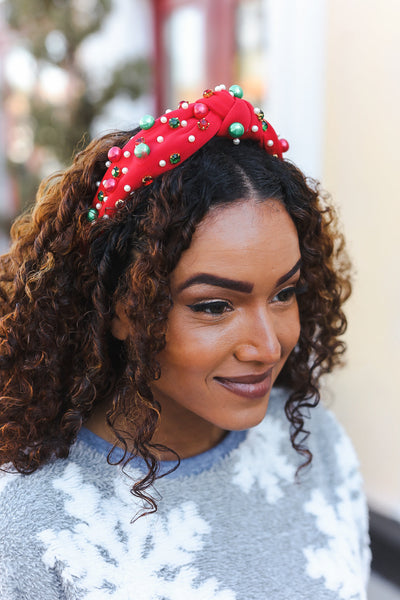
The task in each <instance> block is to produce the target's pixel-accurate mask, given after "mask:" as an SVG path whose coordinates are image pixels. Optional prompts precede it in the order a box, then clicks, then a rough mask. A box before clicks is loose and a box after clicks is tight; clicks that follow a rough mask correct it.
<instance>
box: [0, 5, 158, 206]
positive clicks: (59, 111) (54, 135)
mask: <svg viewBox="0 0 400 600" xmlns="http://www.w3.org/2000/svg"><path fill="white" fill-rule="evenodd" d="M5 4H6V15H7V20H8V23H9V26H10V27H11V28H12V29H14V30H15V31H16V32H17V33H18V35H19V38H20V40H21V42H22V43H23V45H24V46H25V47H26V48H27V49H28V51H29V52H30V53H31V54H32V56H33V57H34V58H35V60H36V65H37V70H38V72H39V73H40V72H43V70H44V69H46V68H47V67H49V66H53V67H56V68H58V69H61V70H62V73H63V74H64V75H66V76H67V80H68V86H67V90H68V93H67V94H66V97H65V98H62V99H61V100H60V99H58V100H57V102H55V101H52V100H51V99H49V98H46V96H45V95H44V94H43V93H40V90H38V86H35V88H34V89H33V91H32V93H31V94H30V96H29V98H28V100H29V107H30V118H29V122H30V123H32V125H33V131H34V146H35V153H36V156H37V155H39V154H40V153H41V154H42V155H43V156H45V157H46V158H47V159H49V157H50V158H51V157H54V158H55V159H56V160H57V161H58V162H59V163H60V164H61V165H67V164H69V163H70V162H71V157H72V156H73V154H74V152H75V151H76V149H77V146H78V144H79V142H80V141H81V140H82V137H83V136H85V137H86V138H88V137H89V135H88V132H89V131H90V128H91V125H92V123H93V121H94V119H95V118H96V117H97V116H98V115H100V114H101V113H102V111H103V110H104V107H105V106H106V104H107V103H108V102H109V101H110V100H112V99H113V98H114V97H115V96H116V95H117V94H124V95H126V96H128V97H129V98H131V99H135V98H137V97H138V96H140V95H141V94H143V93H144V92H146V91H148V89H149V87H150V69H149V66H148V64H147V62H146V61H145V60H143V59H137V60H129V61H127V62H125V63H124V64H122V65H121V64H120V65H118V67H117V68H116V70H115V71H114V72H113V73H111V74H110V73H108V74H107V75H108V78H107V79H109V83H108V85H106V86H105V87H103V86H99V88H98V89H96V90H95V91H93V82H91V85H89V81H88V76H87V74H86V73H85V72H84V70H83V69H82V67H81V65H80V63H79V53H78V51H79V48H80V45H81V44H82V42H84V41H85V39H86V38H87V37H88V36H89V35H91V34H93V33H96V32H97V31H99V29H100V28H101V26H102V24H103V22H104V19H105V17H106V16H107V15H108V13H109V12H110V10H111V8H112V2H111V0H71V1H68V0H6V2H5ZM51 35H53V41H54V38H55V41H56V44H55V45H54V43H53V45H52V44H51V43H49V40H50V41H51ZM49 36H50V37H49ZM99 59H101V57H98V56H96V57H94V59H93V60H99ZM38 151H39V152H38ZM33 163H34V164H35V167H34V168H31V167H30V166H29V164H28V165H26V167H25V169H23V168H22V169H21V166H20V165H15V164H12V163H10V170H11V175H12V177H13V179H14V183H15V184H16V185H17V187H18V191H19V194H18V195H19V197H20V199H21V201H20V203H21V205H22V206H26V205H28V204H30V202H31V201H32V192H31V190H32V188H33V187H35V186H36V185H37V183H38V180H37V160H36V161H33ZM21 172H22V173H25V174H24V175H22V173H21ZM25 193H29V197H26V196H25Z"/></svg>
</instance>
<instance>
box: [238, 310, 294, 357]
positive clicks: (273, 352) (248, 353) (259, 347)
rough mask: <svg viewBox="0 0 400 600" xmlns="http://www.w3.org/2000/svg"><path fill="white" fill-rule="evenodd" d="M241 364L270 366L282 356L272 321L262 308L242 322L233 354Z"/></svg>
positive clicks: (266, 311)
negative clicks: (251, 363) (256, 363)
mask: <svg viewBox="0 0 400 600" xmlns="http://www.w3.org/2000/svg"><path fill="white" fill-rule="evenodd" d="M234 355H235V358H236V359H237V360H239V361H241V362H258V363H263V364H264V365H268V366H271V365H273V364H275V363H277V362H278V361H279V360H280V358H281V356H282V347H281V343H280V341H279V336H278V332H277V328H276V324H275V323H274V319H273V318H272V317H271V315H270V314H269V312H268V308H266V307H263V308H262V309H260V310H258V311H257V312H256V314H254V315H252V318H249V319H246V320H245V322H243V329H242V330H241V333H240V339H238V341H237V344H236V347H235V352H234Z"/></svg>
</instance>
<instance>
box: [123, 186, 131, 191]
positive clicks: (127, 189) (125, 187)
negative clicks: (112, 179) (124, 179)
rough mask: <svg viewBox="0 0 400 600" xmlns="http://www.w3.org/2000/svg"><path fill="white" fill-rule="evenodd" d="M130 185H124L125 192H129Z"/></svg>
mask: <svg viewBox="0 0 400 600" xmlns="http://www.w3.org/2000/svg"><path fill="white" fill-rule="evenodd" d="M131 189H132V188H131V186H130V185H124V190H125V192H130V191H131Z"/></svg>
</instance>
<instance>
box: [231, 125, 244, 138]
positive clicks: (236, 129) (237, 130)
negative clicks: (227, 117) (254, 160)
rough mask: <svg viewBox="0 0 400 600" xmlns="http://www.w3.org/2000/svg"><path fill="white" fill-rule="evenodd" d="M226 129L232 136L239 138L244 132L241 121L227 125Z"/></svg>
mask: <svg viewBox="0 0 400 600" xmlns="http://www.w3.org/2000/svg"><path fill="white" fill-rule="evenodd" d="M228 131H229V135H231V136H232V137H233V138H239V137H241V136H242V135H243V134H244V127H243V125H242V124H241V123H232V125H229V129H228Z"/></svg>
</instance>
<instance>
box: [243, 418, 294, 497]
mask: <svg viewBox="0 0 400 600" xmlns="http://www.w3.org/2000/svg"><path fill="white" fill-rule="evenodd" d="M287 438H288V432H287V430H285V429H284V428H283V427H282V425H281V423H280V422H279V421H278V420H277V419H275V418H274V417H272V416H269V417H268V419H265V420H264V421H263V422H262V423H260V425H257V427H254V429H252V430H250V431H249V432H248V434H247V438H246V443H245V444H242V445H241V446H239V447H238V448H237V449H236V450H234V452H233V453H232V456H233V457H234V459H235V471H234V477H233V482H234V483H235V484H236V485H238V486H239V487H240V488H241V489H242V490H243V491H244V492H246V493H249V492H250V490H251V488H252V487H253V486H254V485H255V484H256V483H258V485H259V487H260V488H261V489H262V490H263V491H264V493H265V497H266V500H267V502H268V503H269V504H275V503H276V502H277V501H278V500H279V499H280V498H282V497H283V495H284V492H283V485H284V484H286V483H289V482H292V481H293V480H294V476H295V472H296V467H295V466H294V465H293V464H291V463H290V462H289V461H288V459H287V456H286V455H285V453H284V451H283V450H282V444H287Z"/></svg>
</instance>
